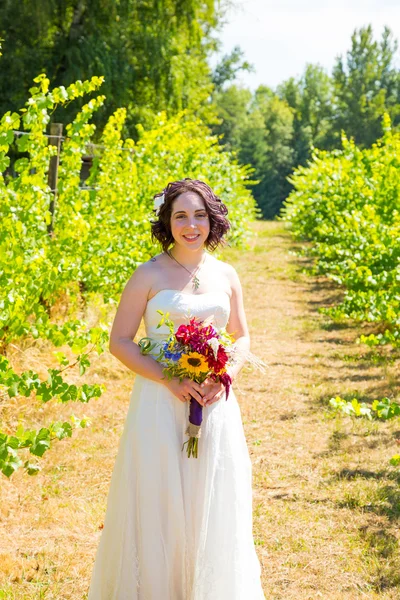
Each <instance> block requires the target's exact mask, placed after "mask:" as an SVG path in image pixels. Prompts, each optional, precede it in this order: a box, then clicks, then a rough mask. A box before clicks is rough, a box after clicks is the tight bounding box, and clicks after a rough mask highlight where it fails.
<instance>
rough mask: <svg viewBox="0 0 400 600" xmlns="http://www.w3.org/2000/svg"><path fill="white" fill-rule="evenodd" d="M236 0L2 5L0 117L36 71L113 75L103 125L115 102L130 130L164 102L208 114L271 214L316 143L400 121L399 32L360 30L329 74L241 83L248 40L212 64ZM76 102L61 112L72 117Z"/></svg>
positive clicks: (100, 117)
mask: <svg viewBox="0 0 400 600" xmlns="http://www.w3.org/2000/svg"><path fill="white" fill-rule="evenodd" d="M229 2H230V0H30V1H29V2H28V1H23V2H20V3H18V7H16V5H15V2H14V1H13V0H3V2H2V3H0V38H2V40H3V42H2V50H3V56H2V57H1V58H0V116H1V115H2V114H4V113H5V112H6V111H8V110H15V111H18V110H19V109H20V108H21V107H23V106H24V104H25V102H26V98H27V97H28V95H29V88H30V87H31V86H32V81H33V78H34V77H36V76H37V75H38V74H39V73H41V72H45V73H46V74H47V75H48V76H49V78H50V80H51V82H52V85H65V86H68V85H69V84H70V83H72V82H73V81H75V80H77V79H82V80H84V79H87V78H89V77H91V76H92V75H104V77H105V83H104V85H103V87H102V93H104V94H105V95H106V97H107V102H106V103H105V105H104V108H103V109H102V110H100V111H98V113H96V115H95V118H94V121H95V123H96V125H97V126H98V130H99V131H101V130H102V128H103V125H104V123H105V122H106V121H107V119H108V117H109V116H110V114H111V113H112V112H114V111H115V109H116V108H118V107H121V106H124V107H126V109H127V114H128V118H127V121H126V132H125V133H126V134H127V135H129V136H131V137H133V138H137V135H138V134H137V128H136V126H137V124H138V123H141V124H142V125H144V126H151V124H152V122H153V119H154V116H155V115H156V114H157V113H158V112H160V111H161V110H164V111H166V113H167V115H168V116H171V115H173V114H175V113H176V112H178V111H180V110H182V109H186V110H187V111H188V112H189V113H191V114H195V115H196V116H198V117H200V118H201V119H203V121H205V122H206V123H207V124H208V125H209V126H210V127H211V129H212V131H213V133H215V134H218V135H220V136H221V137H220V142H221V144H223V145H225V146H226V147H227V148H228V149H234V150H236V151H237V154H238V157H239V160H240V161H241V162H242V163H244V164H251V165H252V166H253V167H254V178H255V179H257V180H258V181H259V183H258V184H257V185H256V186H255V187H254V188H253V193H254V196H255V198H256V200H257V202H258V204H259V206H260V207H261V209H262V211H263V214H264V216H265V217H266V218H273V217H274V216H275V215H276V214H277V213H278V212H279V210H280V207H281V206H282V202H283V201H284V199H285V198H286V197H287V195H288V194H289V192H290V189H291V186H290V183H289V181H288V179H287V177H288V176H289V175H290V174H291V173H292V171H293V169H294V168H295V167H296V166H297V165H299V164H305V163H306V161H307V160H308V158H309V157H310V155H311V152H312V148H313V147H319V148H323V149H332V148H336V147H339V146H340V143H341V132H342V131H344V132H345V133H346V135H348V136H352V137H354V139H355V141H356V142H357V143H358V144H360V145H363V146H370V145H371V144H372V143H373V142H374V141H375V140H376V139H378V138H379V137H380V136H381V134H382V125H381V119H382V115H383V113H384V112H385V111H386V112H389V114H390V116H391V118H392V122H393V125H394V126H395V127H398V126H400V73H399V70H398V69H397V68H396V67H395V57H396V52H397V41H396V40H394V39H393V35H392V33H391V32H390V30H389V29H388V28H386V29H385V30H384V32H383V34H382V37H381V39H380V40H379V41H376V40H375V39H374V36H373V31H372V27H371V26H369V27H365V28H362V29H360V30H356V31H355V32H354V34H353V36H352V38H351V48H350V50H349V51H348V52H347V55H346V56H345V57H338V58H337V60H336V64H335V66H334V69H333V71H332V73H331V74H328V73H327V72H326V71H325V70H324V69H323V68H322V67H320V66H319V65H313V64H309V65H307V67H306V69H305V71H304V73H303V74H302V76H301V77H299V78H297V79H296V78H290V79H288V80H287V81H283V82H282V83H281V84H280V85H279V86H278V87H277V88H276V89H271V88H269V87H267V86H260V87H259V88H258V89H257V90H256V91H255V92H254V93H252V92H251V91H250V90H248V89H245V88H243V87H240V86H238V85H237V84H235V78H236V75H237V73H238V72H240V71H243V70H250V69H251V65H249V64H248V63H247V61H246V60H245V59H244V56H243V53H242V51H241V50H240V48H238V47H236V48H234V49H233V50H232V52H231V53H230V54H229V55H227V56H224V57H223V58H222V60H221V61H220V63H219V64H218V65H217V66H216V67H215V69H214V71H212V69H211V67H210V57H211V56H212V55H213V53H215V52H216V51H217V50H218V48H219V41H218V32H219V31H220V29H221V27H222V26H223V22H224V18H225V15H226V12H227V11H228V10H229ZM78 104H79V102H78V101H77V102H74V103H72V104H71V106H69V107H67V108H66V109H63V111H62V112H61V111H60V112H57V111H56V112H55V114H54V115H53V120H54V121H61V122H70V121H71V119H72V118H73V117H74V114H75V113H76V112H77V110H78V109H79V106H78Z"/></svg>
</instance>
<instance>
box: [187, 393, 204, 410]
mask: <svg viewBox="0 0 400 600" xmlns="http://www.w3.org/2000/svg"><path fill="white" fill-rule="evenodd" d="M189 393H190V395H191V396H193V398H195V399H196V400H197V402H198V403H199V404H201V406H204V398H203V396H202V395H201V394H199V392H196V390H194V389H192V390H190V392H189Z"/></svg>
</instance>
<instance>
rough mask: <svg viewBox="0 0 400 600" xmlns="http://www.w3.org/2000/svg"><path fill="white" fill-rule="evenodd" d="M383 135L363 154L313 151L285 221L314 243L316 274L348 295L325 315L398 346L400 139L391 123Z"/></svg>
mask: <svg viewBox="0 0 400 600" xmlns="http://www.w3.org/2000/svg"><path fill="white" fill-rule="evenodd" d="M383 127H384V130H385V135H384V137H383V138H382V139H381V140H379V141H378V142H377V143H376V144H374V146H373V147H372V148H371V149H364V150H362V149H360V148H357V146H356V145H355V144H354V143H353V142H351V141H348V140H347V139H346V138H345V137H344V138H343V149H342V150H340V151H339V150H336V151H333V152H324V151H315V153H314V155H313V160H312V162H310V163H309V165H308V166H307V167H299V168H298V169H297V170H296V171H295V173H294V175H293V177H292V178H291V182H292V184H293V186H294V188H295V191H294V192H292V194H291V195H290V196H289V198H288V199H287V201H286V202H285V206H284V209H283V210H282V212H281V217H280V218H283V219H285V220H287V221H288V222H290V224H291V228H292V231H293V234H294V235H295V236H296V238H297V239H300V240H306V241H311V242H312V244H311V245H310V246H309V247H308V250H307V251H308V252H309V254H310V255H311V256H314V257H315V258H316V261H315V266H314V269H313V272H314V273H315V274H325V275H327V276H328V277H329V278H330V279H332V280H333V281H335V282H337V283H338V284H340V285H342V286H343V287H344V289H345V293H344V299H343V301H342V302H341V303H340V304H339V305H337V306H333V307H330V308H325V309H321V312H323V313H325V314H327V315H330V316H331V317H332V318H334V319H342V318H344V319H354V320H356V321H360V322H362V321H367V322H373V323H376V324H377V326H378V327H379V330H378V331H377V332H376V333H375V334H371V335H369V336H360V338H359V341H360V342H364V343H367V344H369V345H378V344H381V345H383V344H392V345H393V346H394V347H398V346H400V317H399V315H400V201H399V199H400V177H399V173H400V134H393V133H392V131H391V129H390V121H389V117H388V116H386V117H385V119H384V123H383Z"/></svg>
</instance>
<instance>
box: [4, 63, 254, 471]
mask: <svg viewBox="0 0 400 600" xmlns="http://www.w3.org/2000/svg"><path fill="white" fill-rule="evenodd" d="M35 83H36V84H37V85H36V86H34V87H33V88H31V93H32V97H31V98H30V99H29V100H28V102H27V103H26V108H24V109H22V117H20V116H19V115H18V114H17V113H10V112H8V113H6V115H4V117H3V118H2V119H1V121H0V162H1V163H2V164H3V165H5V166H7V165H8V164H9V161H8V159H9V156H8V154H9V152H10V150H11V149H12V147H13V144H14V143H16V145H17V148H18V151H19V152H20V154H21V155H22V156H21V158H19V159H18V160H17V161H16V163H15V165H14V168H15V170H16V172H17V173H16V176H15V177H11V176H5V175H0V219H1V222H2V229H1V230H0V288H1V296H0V345H1V347H2V350H3V352H4V353H5V352H6V350H7V347H8V345H9V344H10V343H12V342H13V341H15V340H17V339H18V338H23V337H31V338H34V339H38V338H41V339H46V340H48V341H49V342H51V343H52V344H53V345H54V346H55V347H61V346H65V345H67V346H69V347H70V350H71V352H72V353H73V354H74V355H76V356H75V358H74V360H73V361H72V362H71V363H70V362H69V360H68V358H67V356H66V355H65V354H64V352H62V351H56V352H55V356H56V358H57V360H58V361H59V363H60V365H61V367H62V368H61V369H49V370H48V378H47V381H41V380H40V378H39V375H38V374H37V373H35V372H33V371H32V370H29V371H27V372H24V373H21V374H17V373H16V372H15V371H14V370H13V368H12V367H11V366H10V365H9V362H8V360H7V359H6V358H2V359H1V361H0V392H1V393H2V395H3V396H4V397H6V396H8V397H9V398H14V397H16V396H17V395H22V396H25V397H30V396H33V397H34V398H35V399H37V400H39V401H42V402H48V401H50V400H58V401H60V402H68V401H80V402H88V401H89V400H90V399H91V398H94V397H98V396H100V394H101V393H102V390H103V386H100V385H97V384H96V385H89V384H87V383H84V384H83V385H81V386H77V385H70V384H68V383H67V382H66V381H64V379H63V376H62V375H61V373H62V372H64V371H65V370H66V369H68V368H72V367H77V368H79V374H80V376H83V375H84V374H85V372H86V370H87V368H88V367H89V366H90V360H89V355H90V353H92V352H97V353H99V354H100V353H102V352H103V351H104V348H105V345H106V344H107V343H108V324H107V323H103V322H101V321H100V323H99V324H98V325H97V326H95V327H88V325H87V323H85V322H84V320H82V319H79V318H77V317H76V312H77V309H78V307H80V306H81V305H82V303H90V302H91V301H93V302H94V301H96V302H105V303H108V302H111V303H114V304H115V303H116V302H117V301H118V297H119V295H120V293H121V291H122V288H123V286H124V285H125V283H126V281H127V279H128V278H129V277H130V275H131V274H132V272H133V271H134V270H135V268H136V267H137V265H138V264H140V263H141V262H144V261H146V260H148V259H149V258H150V257H151V256H152V255H153V254H154V251H155V248H154V246H153V243H152V240H151V233H150V224H149V220H150V218H151V217H152V216H153V215H154V213H153V196H154V194H155V193H157V192H159V191H160V190H162V189H163V188H164V187H165V186H166V185H167V183H168V182H169V181H170V180H175V179H182V178H184V177H193V178H200V179H203V180H204V181H207V182H208V183H210V185H212V187H213V189H214V190H215V191H216V192H217V194H218V195H219V196H220V197H221V198H222V199H223V201H224V202H225V203H226V204H227V205H228V208H229V217H230V220H231V223H232V233H231V236H230V242H231V243H232V244H236V245H240V244H243V243H244V242H245V240H246V238H247V235H248V224H249V222H250V221H251V220H252V219H254V218H255V216H256V207H255V203H254V200H253V198H252V196H251V194H250V192H249V190H248V189H247V187H246V185H248V184H249V179H248V178H249V174H250V172H251V170H250V169H249V168H245V167H242V166H239V165H238V164H237V161H236V159H235V157H234V156H233V155H232V154H231V153H227V152H223V151H222V149H221V147H220V146H219V144H218V140H217V139H216V138H215V137H213V136H211V135H210V132H209V130H208V129H207V127H206V126H205V125H204V124H203V123H202V122H201V121H200V120H199V119H194V118H190V117H189V115H188V114H187V113H185V112H182V113H178V114H177V115H176V116H175V117H174V118H172V119H169V120H168V119H167V117H166V114H165V113H160V114H159V115H158V117H157V122H156V125H155V127H154V128H153V129H150V130H146V129H145V128H144V127H142V126H140V127H139V128H138V131H139V139H138V141H137V142H136V143H135V142H134V141H133V140H132V139H123V136H122V131H123V128H124V124H125V120H126V117H127V111H126V110H125V109H118V110H117V111H115V113H114V114H113V115H112V116H111V117H110V119H109V120H108V122H107V124H106V127H105V128H104V131H103V133H102V136H101V142H100V146H97V147H93V146H91V143H92V140H93V136H94V133H95V125H94V124H93V123H91V122H90V121H91V118H92V116H93V114H94V113H95V111H96V110H98V109H99V108H100V107H101V106H102V105H103V103H104V96H97V97H93V98H91V99H90V100H89V102H87V103H86V104H84V105H83V106H82V109H81V111H79V113H78V114H77V115H76V117H75V119H74V120H73V121H72V123H70V124H68V125H67V127H66V138H65V140H64V142H63V144H62V148H61V153H60V166H59V171H58V181H57V189H56V196H55V197H54V195H53V193H52V191H51V190H50V189H49V185H48V169H49V160H50V158H51V156H53V155H54V153H55V152H56V150H55V147H54V146H49V145H48V141H47V137H46V135H45V132H46V127H47V125H48V124H49V121H50V114H52V113H54V110H55V109H56V108H57V107H60V106H64V105H65V104H67V103H70V102H71V101H72V100H74V99H76V98H81V97H83V96H84V95H85V94H88V93H92V92H95V91H96V90H97V89H98V88H99V86H100V85H101V83H102V78H98V77H96V78H92V79H91V80H89V81H84V82H81V81H77V82H75V83H74V84H72V85H70V86H68V87H67V88H64V87H57V88H55V89H53V90H50V89H49V80H48V78H47V77H46V76H45V75H43V74H42V75H40V76H38V77H37V78H36V79H35ZM21 127H23V129H24V130H25V132H26V135H23V136H21V137H17V138H15V135H14V130H16V129H20V128H21ZM89 148H93V150H94V151H95V154H96V156H95V160H94V165H93V168H92V170H91V173H90V177H89V180H88V181H87V182H86V185H85V186H83V187H82V186H81V181H80V171H81V163H82V156H83V155H84V154H86V153H87V151H88V149H89ZM53 201H54V207H53V206H52V205H53ZM50 223H52V228H51V229H50V228H49V225H50ZM60 300H61V301H62V302H63V304H64V305H65V307H66V318H65V319H62V320H55V319H54V318H53V316H52V315H53V309H54V307H55V305H56V303H57V302H58V301H60ZM70 431H71V430H70V428H68V427H66V426H65V424H59V423H56V424H53V425H52V426H50V427H47V428H42V429H41V430H40V431H39V432H35V431H33V432H32V431H29V432H28V433H26V432H25V431H24V430H21V431H20V432H19V433H17V432H15V433H12V432H7V433H1V432H0V435H1V436H3V437H2V438H1V439H2V440H3V446H4V447H3V449H2V451H1V452H2V453H1V455H0V460H1V461H3V462H2V463H0V468H1V469H2V471H3V473H4V474H5V475H8V476H9V475H10V474H11V473H12V472H14V471H15V469H16V468H18V467H20V466H22V462H21V460H20V458H19V455H18V451H19V450H20V449H23V448H27V447H28V446H29V448H30V452H32V453H36V455H37V456H42V455H43V452H44V451H45V450H47V449H48V447H49V446H50V441H51V439H53V438H54V439H55V438H59V439H61V438H62V437H65V435H68V436H69V435H70ZM38 436H39V437H38ZM42 450H43V452H42ZM24 467H25V468H26V470H27V472H28V473H30V474H34V473H35V472H36V471H37V469H36V467H32V465H31V464H30V463H29V462H28V463H25V464H24Z"/></svg>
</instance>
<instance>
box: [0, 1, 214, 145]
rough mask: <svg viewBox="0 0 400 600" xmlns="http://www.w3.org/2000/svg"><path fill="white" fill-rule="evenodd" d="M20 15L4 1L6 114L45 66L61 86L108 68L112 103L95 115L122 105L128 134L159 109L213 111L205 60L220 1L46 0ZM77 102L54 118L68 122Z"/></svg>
mask: <svg viewBox="0 0 400 600" xmlns="http://www.w3.org/2000/svg"><path fill="white" fill-rule="evenodd" d="M17 13H18V18H16V7H15V3H13V2H10V1H6V2H3V3H1V5H0V38H3V39H4V40H5V41H4V56H3V59H2V66H1V71H0V98H1V99H2V100H1V102H0V114H3V113H4V112H5V111H8V110H11V111H15V110H17V109H18V107H19V106H21V104H22V103H23V102H24V100H25V98H26V96H27V93H28V89H29V86H30V82H31V81H32V79H33V77H34V76H35V75H36V73H38V72H40V71H45V72H46V73H48V75H49V77H50V79H51V80H52V81H54V82H55V84H56V85H60V86H61V85H65V86H66V85H67V82H70V81H74V80H76V79H90V78H91V77H92V76H95V75H98V74H99V73H102V74H103V75H104V77H105V84H104V87H103V90H104V93H105V94H106V96H107V98H108V103H107V105H105V106H104V108H103V109H102V110H101V111H99V113H97V115H95V117H94V118H95V123H96V124H97V126H98V127H99V128H100V129H103V128H104V126H105V123H106V122H107V120H108V118H109V117H110V116H111V114H113V112H114V111H115V110H116V108H117V107H119V106H125V107H126V108H127V123H126V126H127V128H128V131H129V134H130V135H135V125H136V124H137V123H144V122H146V123H147V124H151V123H152V119H153V117H154V116H155V115H156V114H157V113H158V112H159V111H160V110H166V111H168V114H169V115H171V114H175V113H176V112H179V111H180V110H182V109H188V110H190V111H192V112H196V113H197V114H198V115H203V116H206V115H210V114H212V112H213V111H212V108H211V107H210V105H208V104H207V99H208V97H209V96H210V94H211V91H212V87H213V85H212V80H211V78H212V73H211V69H210V67H209V65H208V61H207V59H208V56H209V55H210V53H211V52H212V51H213V50H214V49H215V48H216V46H217V41H216V39H214V37H213V34H214V31H215V30H216V28H217V27H218V25H219V23H220V20H221V17H222V14H223V10H222V7H221V6H220V5H218V4H217V3H216V2H214V0H206V1H205V2H201V3H199V2H196V1H195V0H185V2H177V1H176V0H121V1H120V2H114V1H113V0H102V2H100V3H99V2H97V1H96V0H80V1H79V2H76V1H75V0H51V1H49V0H46V1H43V2H40V3H37V2H34V3H32V2H22V3H19V5H18V10H17ZM32 48H34V49H35V51H34V52H32ZM77 107H79V108H80V107H81V103H80V102H79V101H78V102H77V103H75V104H74V105H72V106H69V107H66V110H64V111H57V112H56V115H55V121H57V122H63V123H64V124H65V123H69V122H70V121H71V120H73V118H74V115H75V112H76V109H77Z"/></svg>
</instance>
